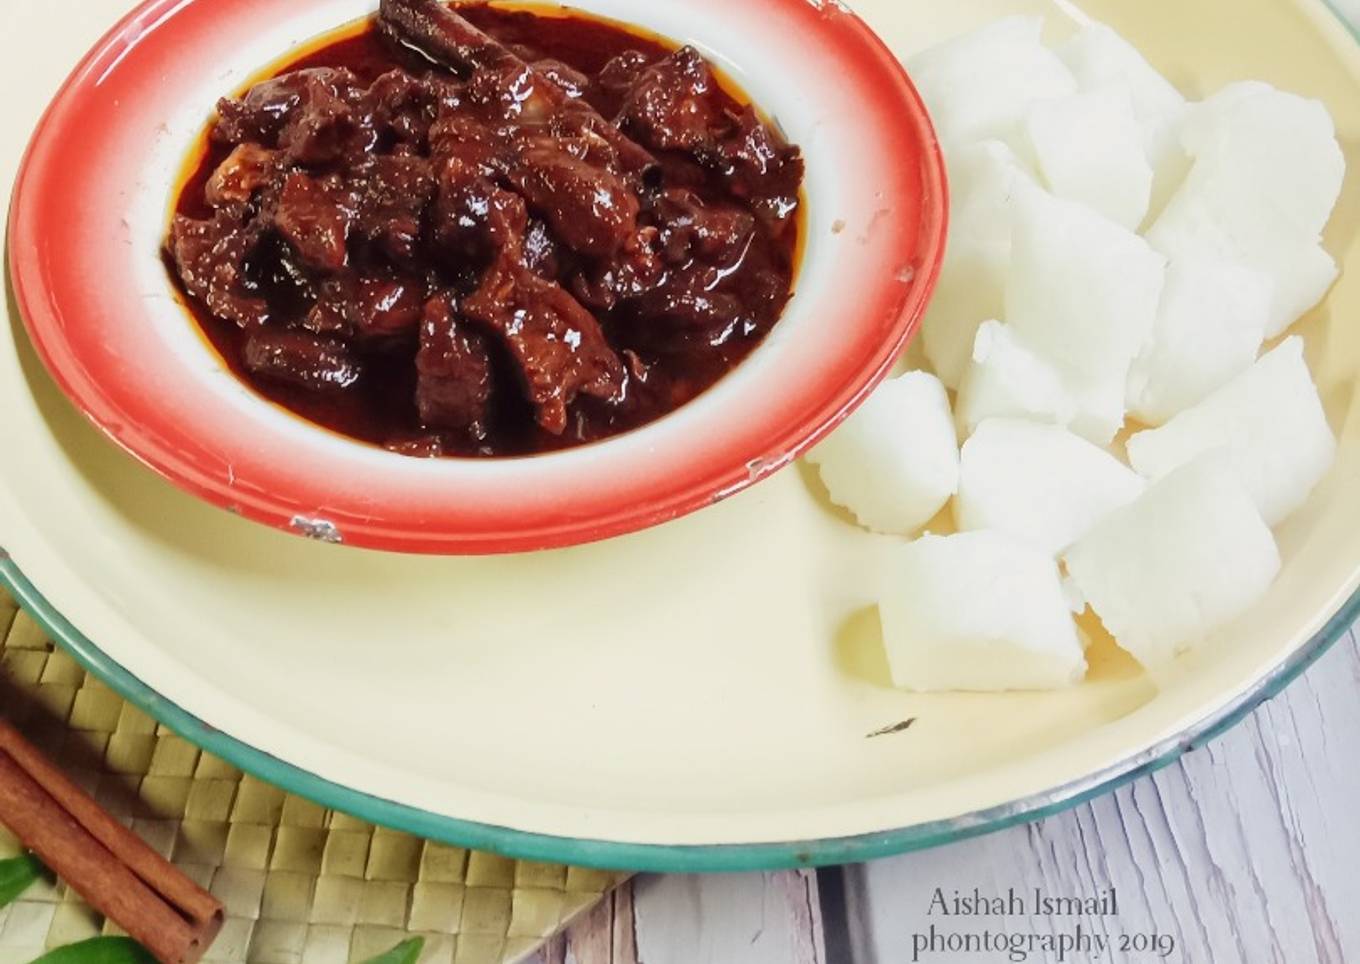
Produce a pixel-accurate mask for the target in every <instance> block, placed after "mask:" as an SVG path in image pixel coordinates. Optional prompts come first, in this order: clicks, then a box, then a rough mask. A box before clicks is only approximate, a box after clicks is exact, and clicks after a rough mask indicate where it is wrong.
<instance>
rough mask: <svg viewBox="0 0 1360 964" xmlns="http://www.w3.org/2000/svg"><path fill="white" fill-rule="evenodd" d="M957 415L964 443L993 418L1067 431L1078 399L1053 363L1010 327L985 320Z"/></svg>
mask: <svg viewBox="0 0 1360 964" xmlns="http://www.w3.org/2000/svg"><path fill="white" fill-rule="evenodd" d="M955 414H956V417H957V420H958V423H959V432H960V434H961V435H962V436H963V437H964V438H967V437H968V436H970V435H972V434H973V432H974V431H976V430H977V427H978V425H980V424H981V423H982V422H983V421H984V420H985V419H989V418H996V417H1010V418H1028V419H1033V420H1036V421H1040V422H1050V423H1053V424H1055V425H1067V424H1069V423H1070V422H1071V421H1072V419H1073V418H1074V417H1075V415H1076V399H1074V398H1073V397H1072V393H1071V392H1070V391H1069V390H1068V388H1067V386H1066V385H1065V384H1064V382H1063V377H1062V373H1061V372H1060V371H1059V370H1058V369H1057V367H1056V366H1054V365H1053V363H1052V362H1050V361H1049V360H1048V359H1046V358H1044V357H1042V356H1041V355H1039V354H1038V353H1037V352H1035V351H1034V350H1033V349H1032V348H1030V347H1029V346H1028V345H1027V344H1026V343H1025V341H1024V339H1022V338H1021V337H1020V336H1019V335H1018V334H1016V332H1015V330H1014V329H1013V328H1012V327H1011V326H1009V325H1006V324H1003V323H1002V322H999V321H996V320H988V321H985V322H983V323H982V325H981V326H979V327H978V331H977V337H976V339H975V341H974V344H973V357H972V361H971V363H970V364H969V366H968V368H967V370H966V371H965V373H964V376H963V381H962V383H961V384H960V386H959V396H958V405H957V408H956V412H955Z"/></svg>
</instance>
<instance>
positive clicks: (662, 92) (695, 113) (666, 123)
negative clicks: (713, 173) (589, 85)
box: [619, 47, 722, 151]
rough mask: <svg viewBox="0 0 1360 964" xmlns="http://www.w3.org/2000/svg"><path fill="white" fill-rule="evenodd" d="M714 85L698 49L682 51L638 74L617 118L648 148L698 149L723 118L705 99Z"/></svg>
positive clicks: (705, 144)
mask: <svg viewBox="0 0 1360 964" xmlns="http://www.w3.org/2000/svg"><path fill="white" fill-rule="evenodd" d="M714 84H715V81H714V79H713V72H712V70H710V69H709V66H708V64H707V63H706V62H705V61H704V58H703V57H701V56H700V55H699V51H697V50H695V49H694V48H693V47H681V48H680V49H679V50H677V51H676V52H675V53H674V54H672V55H671V56H669V57H667V58H666V59H665V60H663V61H661V62H660V63H657V64H653V65H652V66H651V67H648V68H647V69H646V70H644V71H642V72H641V73H640V74H639V75H638V78H637V80H636V81H635V82H634V84H633V86H632V87H631V88H630V89H629V91H628V95H627V97H626V98H625V100H624V104H623V112H622V113H621V114H620V116H619V119H620V121H621V122H622V123H623V124H624V126H625V127H626V128H627V130H628V131H629V132H630V133H632V134H633V135H634V136H636V137H637V138H638V139H639V140H640V141H641V142H642V143H643V144H644V145H645V146H647V147H651V148H654V149H656V150H667V151H694V150H697V149H702V148H704V147H706V146H708V145H711V144H712V143H713V142H714V140H715V137H714V128H715V127H716V126H717V125H718V124H719V123H720V122H721V120H722V118H721V116H720V115H719V114H718V112H717V110H716V108H715V107H714V105H713V102H712V99H711V98H710V97H709V94H710V93H711V92H712V90H713V88H714Z"/></svg>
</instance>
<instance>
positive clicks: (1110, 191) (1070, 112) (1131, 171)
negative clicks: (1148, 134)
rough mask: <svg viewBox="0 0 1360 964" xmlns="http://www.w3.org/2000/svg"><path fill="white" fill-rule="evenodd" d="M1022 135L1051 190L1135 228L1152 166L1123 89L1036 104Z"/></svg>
mask: <svg viewBox="0 0 1360 964" xmlns="http://www.w3.org/2000/svg"><path fill="white" fill-rule="evenodd" d="M1024 131H1025V136H1026V138H1027V139H1028V142H1029V146H1030V148H1031V150H1032V151H1033V155H1034V158H1035V161H1036V164H1037V167H1038V170H1039V174H1040V175H1041V176H1042V177H1043V179H1044V181H1045V182H1046V183H1047V185H1048V188H1049V190H1050V191H1052V192H1053V193H1054V194H1055V195H1057V196H1058V197H1061V198H1067V199H1068V200H1070V201H1078V202H1080V203H1082V204H1085V205H1086V206H1087V207H1090V208H1092V209H1093V210H1095V211H1097V212H1099V213H1100V214H1103V215H1105V217H1107V218H1109V219H1110V220H1111V221H1114V222H1115V223H1116V224H1119V225H1120V226H1122V227H1124V228H1127V229H1128V230H1130V231H1137V230H1138V227H1139V226H1140V225H1141V224H1142V223H1143V218H1144V217H1145V216H1146V215H1147V212H1148V204H1149V203H1150V201H1151V198H1152V167H1151V166H1150V165H1149V164H1148V160H1147V153H1146V150H1145V147H1144V137H1143V131H1142V128H1141V127H1140V126H1139V123H1138V118H1137V117H1136V116H1135V115H1134V111H1133V101H1132V99H1131V98H1130V96H1129V90H1128V87H1127V86H1126V85H1119V86H1107V87H1099V88H1096V89H1094V90H1088V91H1084V92H1082V93H1077V94H1072V95H1071V96H1068V97H1061V98H1058V99H1056V100H1044V101H1039V102H1038V103H1037V104H1035V105H1034V106H1033V107H1032V108H1030V112H1029V115H1028V116H1027V117H1026V118H1025V122H1024Z"/></svg>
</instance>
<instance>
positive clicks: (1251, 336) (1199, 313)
mask: <svg viewBox="0 0 1360 964" xmlns="http://www.w3.org/2000/svg"><path fill="white" fill-rule="evenodd" d="M1273 292H1274V283H1273V282H1272V281H1271V279H1270V277H1269V276H1268V275H1264V274H1262V273H1261V272H1259V271H1255V270H1253V269H1251V268H1248V267H1245V266H1244V265H1240V264H1237V263H1236V262H1234V261H1228V260H1226V259H1224V258H1221V257H1218V256H1216V255H1210V254H1198V255H1188V256H1186V257H1182V258H1177V259H1175V260H1173V261H1172V262H1171V264H1170V265H1168V267H1167V272H1166V287H1165V288H1164V289H1163V290H1162V301H1161V305H1160V307H1159V308H1158V309H1157V321H1156V323H1155V325H1154V326H1153V331H1152V338H1151V339H1150V340H1149V341H1148V342H1147V343H1146V344H1145V345H1144V346H1143V350H1142V351H1141V352H1140V353H1139V355H1138V357H1137V358H1135V359H1134V362H1133V367H1132V368H1131V369H1130V370H1129V390H1128V408H1129V411H1130V412H1131V413H1132V414H1133V416H1134V417H1135V418H1137V419H1138V420H1139V421H1141V422H1143V423H1145V424H1147V425H1161V424H1162V423H1163V422H1165V421H1167V420H1168V419H1170V418H1171V417H1172V416H1174V415H1176V414H1177V413H1178V412H1181V411H1184V410H1185V409H1187V408H1190V407H1191V406H1192V405H1196V404H1198V403H1199V402H1201V401H1203V400H1204V399H1205V398H1206V397H1208V395H1210V394H1211V393H1212V392H1213V391H1215V390H1216V389H1218V388H1221V387H1222V386H1223V385H1225V384H1227V383H1228V382H1229V381H1231V380H1232V378H1233V377H1234V376H1236V375H1238V374H1240V373H1241V372H1243V371H1246V370H1247V369H1248V368H1250V367H1251V364H1252V362H1254V361H1255V360H1256V353H1257V351H1258V350H1259V349H1260V347H1261V342H1262V340H1263V339H1264V338H1265V330H1266V320H1267V318H1268V317H1269V314H1270V305H1271V298H1272V295H1273Z"/></svg>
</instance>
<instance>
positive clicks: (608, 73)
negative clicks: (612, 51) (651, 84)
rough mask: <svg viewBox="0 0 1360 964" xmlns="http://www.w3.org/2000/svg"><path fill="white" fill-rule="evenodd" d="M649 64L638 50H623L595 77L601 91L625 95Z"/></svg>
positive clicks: (644, 55)
mask: <svg viewBox="0 0 1360 964" xmlns="http://www.w3.org/2000/svg"><path fill="white" fill-rule="evenodd" d="M650 64H651V61H650V60H648V58H647V55H646V54H644V53H643V52H642V51H640V50H625V51H624V52H623V53H621V54H619V55H618V56H617V57H614V58H613V59H612V60H610V61H609V63H607V64H605V65H604V68H603V69H602V70H601V71H600V73H599V74H598V75H597V76H596V78H595V82H596V83H597V84H598V85H599V86H600V88H601V89H603V90H606V91H609V92H610V93H614V94H625V93H627V92H628V91H629V90H631V89H632V88H633V85H634V84H636V83H637V82H638V78H639V77H641V76H642V72H643V71H644V70H646V69H647V67H648V66H649V65H650Z"/></svg>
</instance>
